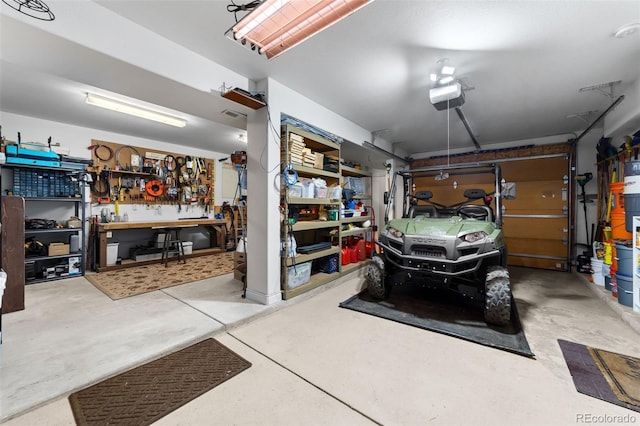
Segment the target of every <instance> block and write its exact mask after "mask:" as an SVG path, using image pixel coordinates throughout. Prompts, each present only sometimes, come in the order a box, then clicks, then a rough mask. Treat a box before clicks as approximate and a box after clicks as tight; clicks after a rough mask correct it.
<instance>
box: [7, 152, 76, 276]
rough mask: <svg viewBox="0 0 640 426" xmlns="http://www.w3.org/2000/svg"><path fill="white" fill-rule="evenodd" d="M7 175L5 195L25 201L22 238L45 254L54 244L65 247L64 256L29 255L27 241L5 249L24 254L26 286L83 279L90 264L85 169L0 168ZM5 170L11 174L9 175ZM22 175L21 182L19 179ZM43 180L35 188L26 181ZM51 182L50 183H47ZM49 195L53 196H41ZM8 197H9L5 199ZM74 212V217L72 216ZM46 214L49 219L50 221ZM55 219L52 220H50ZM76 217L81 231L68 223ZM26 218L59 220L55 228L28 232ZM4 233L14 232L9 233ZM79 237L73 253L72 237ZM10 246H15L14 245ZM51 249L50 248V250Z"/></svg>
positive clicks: (17, 242)
mask: <svg viewBox="0 0 640 426" xmlns="http://www.w3.org/2000/svg"><path fill="white" fill-rule="evenodd" d="M0 170H1V171H2V172H3V181H2V182H3V187H2V190H3V194H5V193H12V194H13V195H14V197H13V198H21V199H22V200H24V202H23V203H22V205H23V215H22V219H21V220H22V226H23V229H22V230H21V234H22V235H23V236H24V238H22V240H26V239H28V238H29V237H33V239H34V240H35V241H38V242H39V243H41V244H42V250H41V251H44V250H45V249H46V250H47V252H48V251H49V250H51V246H50V245H49V244H50V243H62V244H64V246H62V251H66V252H65V253H60V254H56V253H53V254H44V253H38V254H37V255H29V253H24V252H25V249H24V246H23V243H24V241H15V247H7V244H5V246H4V247H3V251H13V252H18V251H21V252H22V253H23V254H24V257H22V259H23V269H24V271H25V272H24V279H23V281H24V283H25V284H34V283H39V282H44V281H54V280H59V279H65V278H69V277H72V276H81V275H84V273H85V264H86V246H85V244H86V237H85V226H84V225H85V219H86V217H85V203H84V199H83V194H84V182H83V180H82V179H81V175H82V174H83V173H84V169H80V168H78V169H75V168H73V169H69V168H58V167H37V166H26V165H13V164H3V165H2V166H1V167H0ZM5 170H8V171H9V172H7V173H6V174H5V173H4V171H5ZM18 173H19V175H18V176H19V178H18V177H17V176H16V175H17V174H18ZM26 177H29V178H31V179H37V180H38V181H39V180H42V181H43V182H42V183H40V182H38V184H37V185H34V183H33V181H32V180H31V181H30V180H29V179H26V180H24V179H25V178H26ZM46 178H48V179H49V181H48V182H47V181H45V180H44V179H46ZM41 194H48V195H50V196H41ZM3 196H6V195H3ZM71 212H72V213H71ZM45 214H46V215H47V216H46V217H44V216H45ZM50 216H51V217H50ZM71 216H75V217H76V218H78V220H79V221H80V224H79V226H78V227H73V228H69V227H66V226H67V221H68V220H69V219H70V218H71ZM25 218H42V219H47V220H55V221H56V222H57V226H63V227H54V228H37V229H26V228H24V226H25V222H24V219H25ZM3 232H10V231H9V230H7V229H5V230H3ZM72 235H77V236H78V249H77V250H76V251H71V250H70V245H71V244H70V237H71V236H72ZM10 244H14V242H13V241H12V242H11V243H10ZM47 245H49V248H48V249H47Z"/></svg>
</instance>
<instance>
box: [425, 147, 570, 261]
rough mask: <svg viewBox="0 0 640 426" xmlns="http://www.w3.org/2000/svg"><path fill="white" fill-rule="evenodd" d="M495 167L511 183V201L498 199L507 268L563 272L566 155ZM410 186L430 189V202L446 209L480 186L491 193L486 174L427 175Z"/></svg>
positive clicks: (490, 181)
mask: <svg viewBox="0 0 640 426" xmlns="http://www.w3.org/2000/svg"><path fill="white" fill-rule="evenodd" d="M500 166H501V168H502V176H503V178H504V180H505V181H506V182H514V183H515V184H516V198H515V199H513V200H503V206H504V215H503V221H504V224H503V229H504V234H505V239H506V241H507V252H508V253H509V259H508V263H509V265H514V266H516V265H517V266H526V267H532V268H542V269H554V270H563V271H564V270H568V269H567V268H568V265H569V244H568V239H569V237H570V233H569V230H570V225H569V222H570V221H569V216H568V211H567V209H568V207H569V203H570V201H569V200H568V197H569V194H568V187H569V183H570V182H568V176H569V175H570V173H569V159H568V157H567V156H566V155H560V156H557V157H548V158H535V159H530V158H529V159H518V160H511V161H505V162H501V163H500ZM454 182H455V184H456V185H454ZM414 183H415V185H416V190H418V191H419V190H429V191H432V192H433V194H434V197H433V198H432V200H433V201H435V202H439V203H441V204H447V205H450V204H454V203H458V202H460V201H462V200H464V196H463V194H464V191H465V190H466V189H476V188H480V189H484V190H485V192H487V193H491V192H492V191H494V189H495V188H494V186H493V176H491V175H482V176H478V175H475V176H474V175H461V176H454V175H451V177H450V178H449V179H447V180H443V181H435V180H434V179H433V177H428V178H419V179H415V180H414ZM454 186H455V188H454ZM476 203H478V202H476ZM518 254H519V255H520V256H519V255H518ZM549 258H551V259H549Z"/></svg>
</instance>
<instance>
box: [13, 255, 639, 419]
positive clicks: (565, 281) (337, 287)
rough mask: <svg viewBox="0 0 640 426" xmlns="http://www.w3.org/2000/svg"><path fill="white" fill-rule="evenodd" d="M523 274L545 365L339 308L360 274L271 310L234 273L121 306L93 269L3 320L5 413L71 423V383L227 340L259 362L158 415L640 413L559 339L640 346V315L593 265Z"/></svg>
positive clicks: (515, 273)
mask: <svg viewBox="0 0 640 426" xmlns="http://www.w3.org/2000/svg"><path fill="white" fill-rule="evenodd" d="M510 271H511V275H512V282H513V286H514V294H515V297H516V299H517V301H518V309H519V311H520V317H521V321H522V323H523V327H524V329H525V333H526V335H527V338H528V340H529V344H530V346H531V349H532V350H533V352H534V353H535V354H536V359H535V360H534V359H529V358H525V357H522V356H518V355H514V354H511V353H508V352H504V351H500V350H496V349H492V348H488V347H485V346H481V345H478V344H474V343H470V342H467V341H464V340H460V339H456V338H452V337H447V336H444V335H442V334H437V333H433V332H429V331H424V330H421V329H417V328H413V327H409V326H406V325H401V324H398V323H395V322H391V321H387V320H383V319H380V318H376V317H372V316H369V315H365V314H361V313H358V312H354V311H351V310H346V309H341V308H338V303H339V302H341V301H343V300H345V299H347V298H348V297H350V296H351V295H353V294H355V293H357V292H358V291H359V290H360V289H361V288H362V285H363V279H362V277H361V274H360V275H358V274H357V273H356V274H352V275H351V276H347V277H344V278H343V279H341V280H339V281H338V282H336V283H334V284H332V285H330V286H326V287H324V288H320V289H317V290H316V291H314V292H311V293H310V294H305V295H302V296H299V297H297V298H295V299H292V300H291V301H287V302H281V303H279V304H277V305H276V306H271V307H265V306H262V305H257V304H254V303H252V302H249V301H246V300H243V299H241V298H240V297H239V295H240V292H241V285H240V283H239V282H237V281H234V280H233V279H232V277H231V275H227V276H223V277H216V278H213V279H209V280H204V281H200V282H196V283H190V284H185V285H182V286H178V287H173V288H170V289H166V290H163V291H157V292H154V293H149V294H146V295H141V296H136V297H131V298H128V299H123V300H119V301H115V302H114V301H111V299H109V298H108V297H106V296H104V295H103V294H102V293H101V292H100V291H98V290H96V289H95V288H94V287H93V286H92V285H91V284H90V283H88V282H87V281H86V280H85V279H84V278H74V279H69V280H64V281H58V282H54V283H47V284H39V285H32V286H28V287H27V291H26V293H27V294H26V296H27V309H26V310H24V311H21V312H16V313H12V314H8V315H6V316H4V317H3V336H4V344H3V345H2V357H3V359H2V363H3V364H2V370H1V374H2V376H1V377H2V381H1V383H0V401H1V405H0V408H1V412H0V419H2V420H3V421H4V422H5V423H6V424H7V425H64V424H74V420H73V415H72V413H71V409H70V407H69V403H68V401H67V396H68V395H69V394H70V393H71V392H73V391H76V390H79V389H81V388H83V387H86V386H87V385H90V384H93V383H96V382H98V381H100V380H102V379H104V378H106V377H110V376H112V375H114V374H116V373H118V372H120V371H122V370H125V369H128V368H131V367H133V366H135V365H139V364H141V363H144V362H146V361H149V360H151V359H155V358H158V357H159V356H161V355H164V354H167V353H170V352H173V351H175V350H177V349H179V348H182V347H185V346H187V345H189V344H191V343H194V342H196V341H199V340H202V339H204V338H206V337H214V338H216V339H218V340H219V341H220V342H221V343H223V344H225V345H227V346H228V347H229V348H231V349H232V350H234V351H236V352H237V353H239V354H240V355H241V356H243V357H244V358H246V359H247V360H249V361H250V362H251V363H252V364H253V366H252V367H251V368H249V369H248V370H246V371H244V372H242V373H241V374H240V375H238V376H236V377H234V378H233V379H231V380H229V381H227V382H225V383H223V384H221V385H220V386H218V387H216V388H214V389H213V390H211V391H209V392H208V393H206V394H204V395H203V396H201V397H199V398H197V399H195V400H194V401H192V402H190V403H188V404H186V405H184V406H183V407H181V408H179V409H178V410H176V411H174V412H173V413H171V414H169V415H168V416H166V417H164V418H163V419H161V420H160V421H159V422H157V423H156V424H159V425H176V424H183V425H187V424H188V425H214V424H221V425H228V424H238V425H251V424H256V425H257V424H260V425H302V424H304V425H313V424H318V425H355V424H375V423H378V424H388V425H391V424H411V425H414V424H415V425H417V424H426V423H432V424H492V425H498V424H505V425H513V424H521V425H524V424H539V425H551V424H575V423H583V421H581V420H580V419H584V418H585V417H584V416H586V415H591V416H615V415H622V416H624V415H631V416H635V417H633V418H634V419H635V422H640V413H636V412H631V411H628V410H626V409H623V408H620V407H618V406H615V405H612V404H609V403H606V402H603V401H600V400H597V399H594V398H590V397H587V396H584V395H582V394H579V393H577V392H576V391H575V387H574V385H573V382H572V380H571V376H570V374H569V372H568V370H567V368H566V365H565V362H564V359H563V358H562V354H561V351H560V348H559V346H558V343H557V339H559V338H560V339H565V340H570V341H574V342H577V343H582V344H586V345H590V346H595V347H600V348H603V349H607V350H610V351H614V352H620V353H624V354H627V355H631V356H635V357H640V339H639V338H638V337H639V331H640V315H638V314H634V313H633V312H632V311H631V310H630V309H629V308H625V307H621V306H618V305H617V302H615V300H609V299H611V298H610V296H608V295H607V294H606V293H605V291H604V290H601V289H600V288H596V287H595V286H594V285H593V284H590V283H588V281H587V280H586V277H585V276H583V275H579V274H575V273H561V272H552V271H541V270H534V269H525V268H510ZM580 416H582V417H580Z"/></svg>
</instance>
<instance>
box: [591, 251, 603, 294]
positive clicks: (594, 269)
mask: <svg viewBox="0 0 640 426" xmlns="http://www.w3.org/2000/svg"><path fill="white" fill-rule="evenodd" d="M602 264H603V262H602V260H600V259H598V258H597V257H592V258H591V278H592V279H593V283H594V284H596V285H599V286H602V287H604V275H602Z"/></svg>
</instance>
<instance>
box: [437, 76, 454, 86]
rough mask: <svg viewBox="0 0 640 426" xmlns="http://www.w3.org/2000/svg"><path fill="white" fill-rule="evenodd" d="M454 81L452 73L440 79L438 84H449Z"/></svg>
mask: <svg viewBox="0 0 640 426" xmlns="http://www.w3.org/2000/svg"><path fill="white" fill-rule="evenodd" d="M452 81H453V76H452V75H448V76H446V77H442V78H441V79H440V80H438V84H441V85H442V84H449V83H451V82H452Z"/></svg>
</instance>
